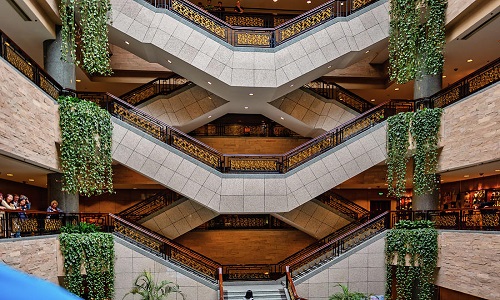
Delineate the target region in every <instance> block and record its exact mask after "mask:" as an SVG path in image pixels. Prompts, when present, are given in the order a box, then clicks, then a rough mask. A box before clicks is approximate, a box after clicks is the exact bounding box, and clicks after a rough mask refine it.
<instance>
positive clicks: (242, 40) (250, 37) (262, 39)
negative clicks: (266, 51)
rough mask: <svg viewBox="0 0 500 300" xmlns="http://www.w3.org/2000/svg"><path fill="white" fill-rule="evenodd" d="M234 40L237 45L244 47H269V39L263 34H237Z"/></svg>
mask: <svg viewBox="0 0 500 300" xmlns="http://www.w3.org/2000/svg"><path fill="white" fill-rule="evenodd" d="M236 39H237V42H238V45H245V46H269V42H270V38H269V35H268V34H265V33H249V32H243V33H237V34H236Z"/></svg>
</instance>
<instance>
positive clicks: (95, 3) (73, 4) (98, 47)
mask: <svg viewBox="0 0 500 300" xmlns="http://www.w3.org/2000/svg"><path fill="white" fill-rule="evenodd" d="M110 11H111V4H110V0H61V5H60V7H59V13H60V16H61V21H62V29H61V38H62V41H63V42H62V45H61V54H62V56H61V58H62V59H63V60H64V61H69V62H72V63H75V64H76V65H79V66H82V68H83V69H84V70H85V71H87V72H88V73H89V74H101V75H110V74H111V65H110V54H109V51H108V49H109V43H108V27H107V24H108V21H109V19H110V17H109V12H110ZM78 45H79V46H80V47H79V50H80V51H81V58H82V61H80V60H79V59H78V58H77V48H78Z"/></svg>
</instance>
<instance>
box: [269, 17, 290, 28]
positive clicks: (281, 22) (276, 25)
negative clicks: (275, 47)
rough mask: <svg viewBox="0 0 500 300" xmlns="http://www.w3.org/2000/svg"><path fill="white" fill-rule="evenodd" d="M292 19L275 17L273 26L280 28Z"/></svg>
mask: <svg viewBox="0 0 500 300" xmlns="http://www.w3.org/2000/svg"><path fill="white" fill-rule="evenodd" d="M290 19H291V18H286V17H279V16H277V17H274V18H273V26H274V27H278V26H279V25H281V24H283V23H285V22H286V21H288V20H290Z"/></svg>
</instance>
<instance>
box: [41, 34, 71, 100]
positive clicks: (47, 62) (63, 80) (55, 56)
mask: <svg viewBox="0 0 500 300" xmlns="http://www.w3.org/2000/svg"><path fill="white" fill-rule="evenodd" d="M56 33H57V35H56V39H55V40H46V41H44V42H43V57H44V69H45V71H46V72H47V73H49V75H50V76H52V78H54V79H55V80H56V81H57V82H58V83H59V84H60V85H62V87H63V88H66V89H73V90H75V89H76V74H75V69H76V66H75V64H73V63H67V62H65V61H63V60H61V43H62V40H61V26H56Z"/></svg>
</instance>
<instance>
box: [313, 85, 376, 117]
mask: <svg viewBox="0 0 500 300" xmlns="http://www.w3.org/2000/svg"><path fill="white" fill-rule="evenodd" d="M304 87H305V88H307V89H309V90H311V91H313V92H315V93H316V94H318V95H321V96H323V97H324V98H327V99H332V100H335V101H338V102H340V103H342V104H344V105H345V106H347V107H349V108H352V109H353V110H355V111H357V112H359V113H363V112H365V111H367V110H369V109H371V108H373V107H374V105H373V104H371V103H370V102H368V101H366V100H365V99H363V98H362V97H360V96H358V95H356V94H354V93H353V92H351V91H349V90H346V89H344V88H343V87H341V86H340V85H338V84H336V83H333V82H326V81H323V80H321V79H317V80H314V81H311V82H309V83H307V84H305V85H304Z"/></svg>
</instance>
